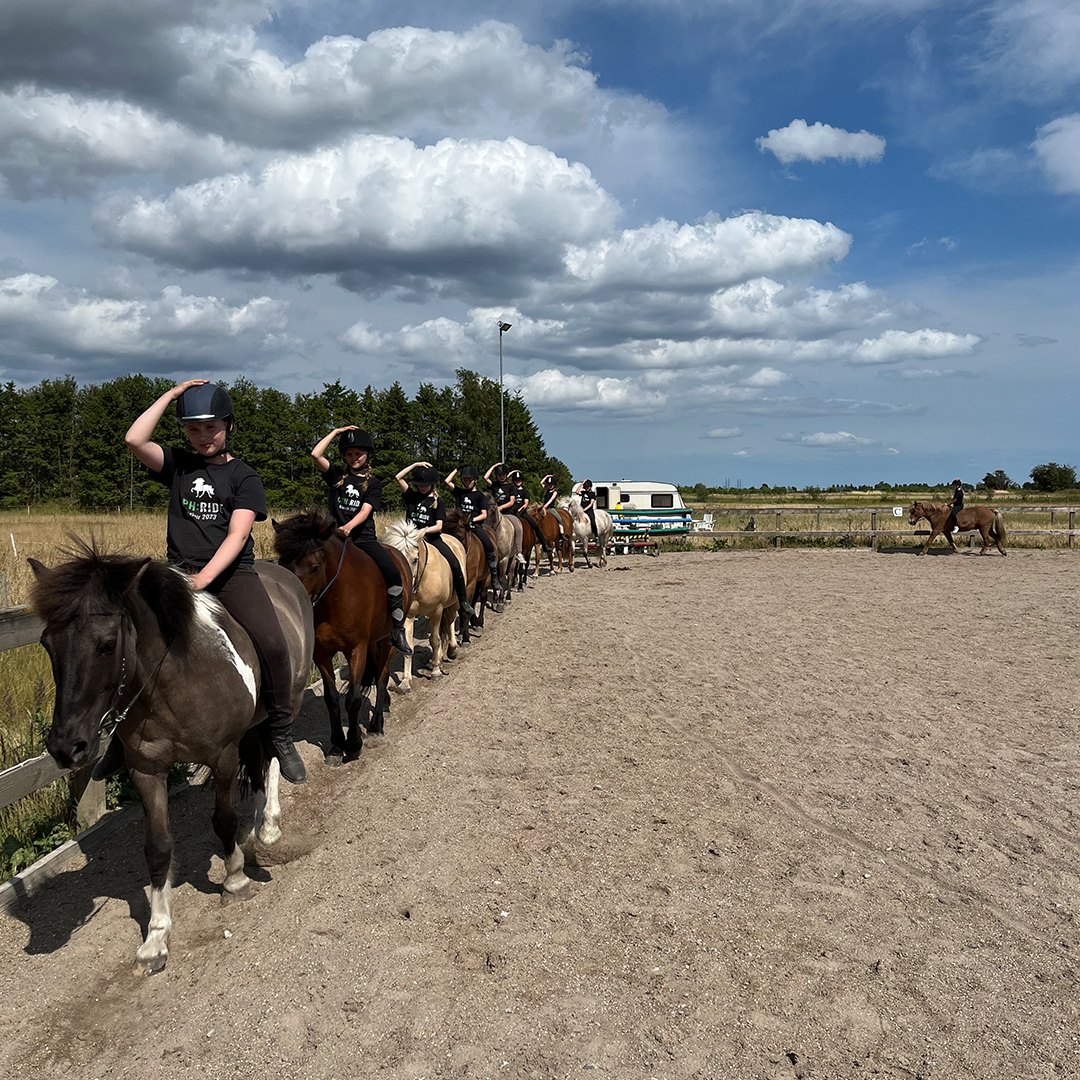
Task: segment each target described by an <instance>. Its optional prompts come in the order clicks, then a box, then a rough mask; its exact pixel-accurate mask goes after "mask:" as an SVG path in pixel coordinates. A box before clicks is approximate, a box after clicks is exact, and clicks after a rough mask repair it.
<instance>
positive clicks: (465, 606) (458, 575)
mask: <svg viewBox="0 0 1080 1080" xmlns="http://www.w3.org/2000/svg"><path fill="white" fill-rule="evenodd" d="M424 539H425V540H426V541H427V542H428V543H429V544H430V545H431V546H432V547H433V548H434V549H435V550H436V551H437V552H438V553H439V554H440V555H441V556H442V557H443V558H444V559H445V560H446V561H447V563H448V564H449V566H450V575H451V577H453V579H454V592H455V593H457V598H458V607H459V608H461V610H462V611H464V612H465V614H466V615H474V614H475V612H474V611H473V608H472V604H470V603H469V599H468V597H467V596H466V595H465V575H464V574H463V573H462V572H461V563H459V562H458V559H457V556H456V555H455V554H454V553H453V552H452V551H451V550H450V545H449V544H447V542H446V541H445V540H444V539H443V538H442V537H441V536H439V534H438V533H428V534H427V536H425V537H424Z"/></svg>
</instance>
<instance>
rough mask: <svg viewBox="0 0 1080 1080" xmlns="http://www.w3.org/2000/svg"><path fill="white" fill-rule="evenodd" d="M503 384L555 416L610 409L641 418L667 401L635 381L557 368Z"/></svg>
mask: <svg viewBox="0 0 1080 1080" xmlns="http://www.w3.org/2000/svg"><path fill="white" fill-rule="evenodd" d="M506 384H507V386H509V387H510V389H512V390H516V391H520V393H521V396H522V397H523V398H524V399H525V401H526V402H527V403H528V404H529V405H532V406H535V407H538V408H542V409H546V410H549V411H554V412H558V411H565V410H573V409H590V410H592V409H610V410H617V411H618V412H620V413H624V414H627V415H634V414H637V415H640V414H643V413H649V412H654V411H656V410H657V409H659V408H660V407H661V406H663V405H664V404H665V402H666V401H667V395H666V394H665V393H663V392H662V391H660V390H655V389H650V388H648V387H647V386H646V385H644V384H643V383H642V381H640V380H637V379H617V378H600V377H598V376H596V375H566V374H564V373H563V372H561V371H559V369H558V368H548V369H547V370H545V371H538V372H536V374H534V375H527V376H524V377H521V376H516V375H510V376H508V377H507V379H506Z"/></svg>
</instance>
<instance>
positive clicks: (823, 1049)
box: [0, 550, 1080, 1080]
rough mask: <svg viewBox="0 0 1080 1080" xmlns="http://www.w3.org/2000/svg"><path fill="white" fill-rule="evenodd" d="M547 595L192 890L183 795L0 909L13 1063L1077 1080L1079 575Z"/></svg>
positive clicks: (900, 564) (785, 565)
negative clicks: (237, 872)
mask: <svg viewBox="0 0 1080 1080" xmlns="http://www.w3.org/2000/svg"><path fill="white" fill-rule="evenodd" d="M610 565H611V569H610V570H609V571H606V572H601V571H598V570H593V571H585V570H580V571H579V572H577V573H575V574H574V575H573V576H572V577H571V576H570V575H567V574H563V575H562V576H558V577H555V578H551V579H547V578H544V579H541V580H540V581H537V582H535V583H533V584H532V585H530V587H529V588H528V589H527V590H526V591H525V592H524V593H523V594H521V595H518V596H517V597H516V598H515V600H514V602H513V604H512V605H511V607H510V608H509V610H508V611H507V612H506V613H505V614H504V615H502V616H497V615H489V616H488V621H487V629H486V631H485V633H484V635H483V638H482V639H479V640H477V642H476V644H475V645H474V646H473V648H472V649H471V650H467V651H463V653H462V654H461V657H460V658H459V659H458V660H457V661H456V662H454V663H452V664H450V665H449V669H448V670H449V672H450V674H448V676H447V677H446V678H445V679H443V680H442V681H441V682H438V683H431V682H428V681H425V680H423V679H418V680H417V681H416V682H415V683H414V686H415V689H414V692H413V693H412V694H411V695H410V696H409V697H398V698H395V700H394V704H393V709H392V711H391V713H390V714H389V716H388V718H387V728H386V730H387V734H386V735H385V736H384V737H383V738H382V739H370V740H368V741H366V742H365V747H364V752H363V756H362V758H361V760H360V761H359V762H357V763H355V764H353V765H350V766H345V767H342V768H338V769H331V768H329V767H326V766H324V765H323V764H322V763H321V762H322V755H321V752H320V749H319V746H318V745H317V744H318V743H319V742H320V740H325V738H326V735H327V728H326V719H325V712H324V711H322V710H323V705H322V702H321V701H320V700H318V699H316V700H314V701H313V702H312V703H311V704H310V706H309V707H308V708H307V709H306V711H305V714H304V716H303V718H302V720H301V725H300V732H301V736H302V737H303V738H305V739H307V740H308V743H309V744H308V745H305V746H304V747H303V751H304V756H305V758H306V759H307V760H308V762H309V766H310V767H311V780H310V782H309V783H308V784H307V786H306V787H303V788H299V789H296V788H289V787H288V785H283V786H284V787H285V788H287V796H286V799H285V806H284V819H283V828H284V830H285V836H284V839H283V840H282V842H281V844H280V845H279V847H278V848H276V849H272V850H270V851H267V852H265V853H264V854H263V855H262V856H261V862H262V865H261V867H259V868H257V869H254V870H251V871H250V872H251V873H252V875H253V876H254V877H256V878H257V882H258V883H257V884H256V887H255V889H256V891H255V896H254V898H253V899H252V900H251V901H250V902H249V903H247V904H242V905H238V906H233V907H228V908H223V907H220V906H219V902H218V901H219V883H220V881H221V880H222V877H223V872H222V865H221V859H220V857H219V856H218V855H217V853H216V850H217V848H216V841H215V839H214V836H213V833H212V832H211V830H210V826H209V811H210V801H209V795H208V793H205V792H202V791H195V792H191V793H187V794H185V795H183V796H182V797H180V798H179V799H177V800H175V803H174V830H175V837H176V842H177V851H176V862H175V875H174V876H175V881H176V883H177V887H176V894H175V906H174V917H175V927H174V932H173V939H172V948H171V954H170V960H169V964H168V967H167V968H166V970H165V971H164V972H163V973H162V974H160V975H157V976H154V977H152V978H150V979H137V978H135V977H133V976H132V975H131V973H130V967H131V962H132V960H133V957H134V951H135V948H136V946H137V944H138V941H139V940H140V935H141V933H142V932H143V928H144V926H145V922H146V919H147V914H148V911H147V902H146V898H145V892H144V886H145V884H146V875H145V867H144V864H143V861H142V853H141V825H140V824H139V823H137V822H136V823H133V824H132V825H130V826H127V827H125V828H123V829H122V830H120V831H119V832H117V833H114V834H112V836H110V837H109V839H108V841H107V843H105V844H103V845H102V846H101V847H100V848H99V849H98V850H96V851H94V852H93V853H92V857H91V858H90V860H89V862H87V863H86V864H85V865H83V866H81V867H79V868H76V869H74V870H72V871H70V872H68V873H65V874H63V875H62V876H61V877H60V878H58V879H57V880H56V881H54V882H53V883H51V884H50V885H49V886H48V887H47V888H46V889H45V890H43V891H42V892H41V893H39V894H38V895H37V896H36V897H35V898H34V899H33V900H32V901H31V903H30V904H29V905H28V906H27V907H25V908H24V909H22V910H21V911H20V912H18V913H16V915H14V916H8V917H2V916H0V1072H2V1074H3V1075H4V1076H6V1077H50V1078H55V1077H67V1076H72V1077H80V1078H81V1077H105V1076H108V1077H141V1078H149V1080H156V1078H166V1077H167V1078H170V1080H171V1078H187V1077H191V1078H199V1080H205V1078H211V1077H223V1078H226V1077H228V1078H237V1080H247V1078H252V1080H254V1078H260V1080H262V1078H265V1077H276V1078H292V1077H297V1078H300V1077H303V1078H308V1077H311V1078H323V1077H341V1078H342V1080H345V1078H350V1080H351V1078H354V1077H364V1078H369V1077H376V1076H378V1077H388V1078H394V1080H397V1078H401V1080H421V1078H425V1080H431V1078H433V1077H455V1078H457V1077H460V1078H473V1077H477V1078H488V1077H490V1078H495V1077H543V1078H556V1077H558V1078H563V1077H570V1078H578V1077H580V1078H586V1077H592V1076H607V1077H617V1078H630V1080H636V1078H639V1077H640V1078H649V1077H655V1078H657V1080H668V1078H671V1080H677V1078H687V1077H700V1078H717V1080H742V1078H747V1080H751V1078H753V1080H758V1078H761V1080H779V1078H783V1080H790V1078H813V1080H848V1078H856V1077H860V1078H861V1077H887V1078H897V1080H898V1078H912V1077H919V1078H927V1080H928V1078H935V1080H938V1078H940V1080H959V1078H969V1077H970V1078H980V1080H989V1078H1003V1080H1015V1078H1055V1080H1056V1078H1061V1077H1066V1078H1068V1077H1080V1023H1078V1022H1077V1013H1078V1011H1080V995H1078V986H1077V978H1078V970H1080V969H1078V964H1080V928H1078V926H1077V914H1078V911H1080V875H1078V871H1080V822H1078V820H1077V815H1076V811H1077V809H1080V802H1078V799H1077V791H1078V786H1080V743H1078V737H1077V715H1076V709H1077V708H1078V707H1080V705H1078V697H1077V678H1076V670H1077V652H1078V646H1077V641H1078V636H1077V630H1078V623H1080V606H1078V603H1077V601H1078V587H1077V582H1078V580H1080V563H1078V562H1077V559H1076V555H1075V553H1069V552H1061V553H1056V552H1019V551H1018V552H1014V553H1012V554H1011V555H1010V556H1009V558H1007V559H1001V558H1000V557H993V558H991V557H987V558H979V557H977V556H975V555H968V554H966V553H965V554H961V555H959V556H947V555H938V556H930V557H928V558H925V559H916V558H914V557H912V556H911V555H909V554H895V555H891V554H890V555H885V554H877V555H874V554H871V553H869V552H860V551H812V550H790V551H782V552H779V553H777V552H760V553H759V552H738V553H723V552H720V553H715V554H714V553H708V554H706V553H701V554H683V555H671V554H667V555H664V556H662V557H661V558H659V559H654V558H646V557H643V556H636V557H635V556H630V557H622V558H613V559H612V560H611V564H610Z"/></svg>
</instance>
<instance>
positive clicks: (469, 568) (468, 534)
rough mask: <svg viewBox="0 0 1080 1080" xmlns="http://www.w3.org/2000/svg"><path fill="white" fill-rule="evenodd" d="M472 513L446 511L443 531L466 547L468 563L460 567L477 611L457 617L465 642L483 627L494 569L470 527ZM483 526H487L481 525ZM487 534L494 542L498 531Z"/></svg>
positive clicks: (466, 589) (460, 634)
mask: <svg viewBox="0 0 1080 1080" xmlns="http://www.w3.org/2000/svg"><path fill="white" fill-rule="evenodd" d="M470 519H471V515H469V514H462V513H461V512H460V511H458V510H455V509H453V508H451V509H449V510H447V511H446V522H445V524H444V525H443V533H444V534H445V535H447V536H454V537H457V539H458V540H459V541H460V542H461V546H462V547H463V548H464V549H465V565H464V566H463V567H462V568H461V570H462V573H464V575H465V595H466V596H467V597H468V598H469V603H470V604H472V606H473V610H474V611H475V612H476V614H475V615H473V616H472V617H471V618H470V617H469V616H467V615H465V613H464V612H462V613H461V615H460V618H459V620H458V640H459V642H460V644H462V645H469V644H471V642H470V634H469V631H470V630H471V629H473V628H476V627H479V628H480V629H483V626H484V608H485V607H486V606H487V593H488V589H490V588H491V571H490V570H489V569H488V564H487V556H486V555H485V554H484V545H483V544H481V543H480V538H479V537H478V536H476V534H475V533H474V532H473V531H472V529H470V528H469V524H470ZM481 528H486V526H484V525H481ZM488 535H489V536H491V539H492V542H494V540H495V534H494V533H493V532H491V530H490V529H488Z"/></svg>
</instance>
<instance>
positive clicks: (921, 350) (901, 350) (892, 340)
mask: <svg viewBox="0 0 1080 1080" xmlns="http://www.w3.org/2000/svg"><path fill="white" fill-rule="evenodd" d="M980 340H981V338H979V336H978V335H977V334H953V333H951V332H950V331H948V330H930V329H923V330H886V331H885V332H884V333H883V334H881V335H880V336H879V337H876V338H866V339H865V340H864V341H863V342H862V343H861V344H860V345H858V346H857V347H856V348H855V349H854V350H853V351H852V353H851V362H852V363H853V364H891V363H894V362H895V361H897V360H909V359H913V358H918V359H923V360H931V359H935V358H938V357H943V356H969V355H970V354H971V353H973V352H974V351H975V346H976V345H978V344H979V342H980Z"/></svg>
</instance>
